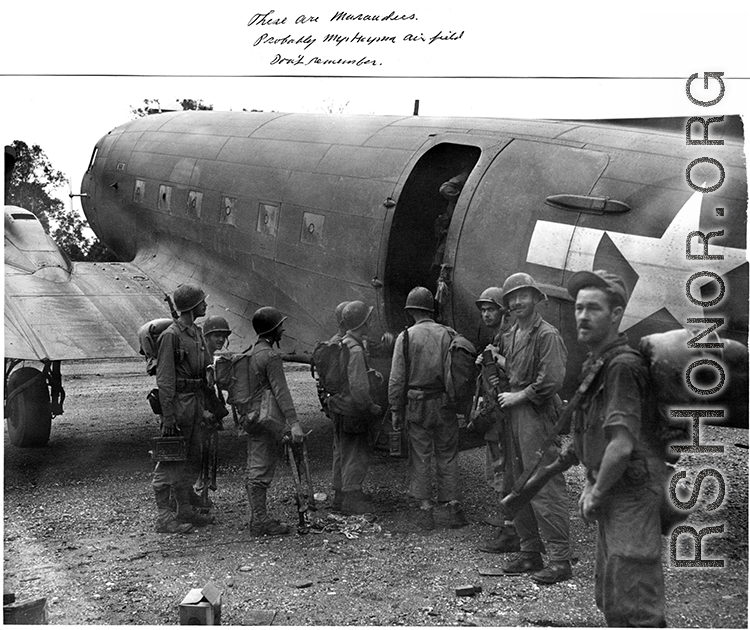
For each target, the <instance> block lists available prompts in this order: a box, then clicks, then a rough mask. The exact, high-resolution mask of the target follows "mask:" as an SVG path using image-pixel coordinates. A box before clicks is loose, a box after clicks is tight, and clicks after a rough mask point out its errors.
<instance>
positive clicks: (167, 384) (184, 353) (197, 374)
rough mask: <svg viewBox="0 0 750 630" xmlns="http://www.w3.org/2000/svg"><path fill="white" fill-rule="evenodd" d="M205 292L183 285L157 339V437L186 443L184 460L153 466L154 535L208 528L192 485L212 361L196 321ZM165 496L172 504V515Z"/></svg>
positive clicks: (203, 311) (203, 307) (203, 308)
mask: <svg viewBox="0 0 750 630" xmlns="http://www.w3.org/2000/svg"><path fill="white" fill-rule="evenodd" d="M206 298H207V296H206V294H205V293H204V292H203V290H202V289H201V288H200V287H196V286H193V285H190V284H183V285H181V286H179V287H177V289H176V290H175V292H174V294H173V301H174V305H175V308H176V309H177V311H178V312H179V317H178V318H177V319H176V320H175V321H174V322H172V324H170V326H169V327H168V328H167V329H166V330H165V331H164V332H163V333H162V334H161V335H160V336H159V341H158V351H157V367H156V385H157V387H158V388H159V401H160V403H161V408H162V417H161V433H162V436H171V435H180V436H183V437H184V438H185V439H186V441H187V458H186V461H184V462H166V461H165V462H157V464H156V468H155V469H154V477H153V481H152V485H153V488H154V492H155V495H156V506H157V510H158V516H157V520H156V531H157V532H159V533H176V532H179V533H184V532H186V531H189V529H190V527H191V526H192V525H198V526H200V525H207V524H209V523H212V522H213V517H209V516H205V515H203V514H201V513H200V512H198V511H197V510H195V509H194V507H193V504H195V503H197V499H198V497H197V495H196V494H195V492H194V490H193V482H194V481H195V480H196V479H197V478H198V476H199V474H200V467H201V459H200V457H201V451H200V449H201V440H202V432H201V422H202V421H203V412H204V410H205V389H204V388H205V380H206V366H207V365H208V364H209V363H210V361H211V359H210V356H209V354H208V352H207V350H206V343H205V340H204V338H203V333H202V332H201V329H200V327H199V326H197V325H196V323H195V320H196V319H199V318H201V317H203V316H204V315H205V314H206ZM170 493H171V494H172V495H173V496H174V499H175V501H176V504H177V512H176V514H174V513H172V510H171V505H170Z"/></svg>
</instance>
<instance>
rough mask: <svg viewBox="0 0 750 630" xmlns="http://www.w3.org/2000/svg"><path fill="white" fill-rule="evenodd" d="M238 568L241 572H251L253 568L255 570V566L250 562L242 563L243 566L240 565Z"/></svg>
mask: <svg viewBox="0 0 750 630" xmlns="http://www.w3.org/2000/svg"><path fill="white" fill-rule="evenodd" d="M237 570H238V571H240V572H242V573H249V572H250V571H252V570H253V567H251V566H250V565H248V564H243V565H242V566H241V567H240V568H239V569H237Z"/></svg>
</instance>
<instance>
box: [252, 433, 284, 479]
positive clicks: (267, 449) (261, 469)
mask: <svg viewBox="0 0 750 630" xmlns="http://www.w3.org/2000/svg"><path fill="white" fill-rule="evenodd" d="M279 450H280V444H279V441H278V440H277V439H276V437H275V436H274V435H273V434H272V433H270V432H269V431H266V430H265V429H256V430H254V431H252V432H251V433H248V435H247V471H246V474H245V480H246V482H247V485H248V486H251V487H252V486H257V487H263V488H268V487H269V486H270V485H271V482H272V481H273V476H274V473H275V472H276V464H277V463H278V461H279V455H280V453H279Z"/></svg>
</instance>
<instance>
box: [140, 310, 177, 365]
mask: <svg viewBox="0 0 750 630" xmlns="http://www.w3.org/2000/svg"><path fill="white" fill-rule="evenodd" d="M172 322H174V320H173V319H168V318H161V319H153V320H151V321H150V322H146V323H145V324H143V326H141V327H140V328H139V329H138V341H139V343H140V345H141V349H140V353H141V354H142V355H143V356H144V357H145V358H146V373H147V374H148V375H149V376H154V374H156V359H157V356H158V351H159V343H158V342H159V336H160V335H161V334H162V333H163V332H164V331H165V330H166V329H167V328H169V326H170V325H171V324H172Z"/></svg>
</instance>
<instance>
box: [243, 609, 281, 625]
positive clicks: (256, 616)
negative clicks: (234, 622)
mask: <svg viewBox="0 0 750 630" xmlns="http://www.w3.org/2000/svg"><path fill="white" fill-rule="evenodd" d="M274 617H276V611H275V610H248V611H247V613H246V614H245V619H244V621H243V622H242V625H243V626H270V625H271V624H273V620H274Z"/></svg>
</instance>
